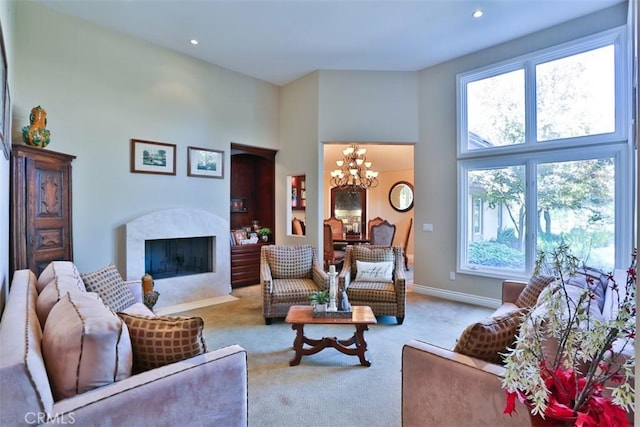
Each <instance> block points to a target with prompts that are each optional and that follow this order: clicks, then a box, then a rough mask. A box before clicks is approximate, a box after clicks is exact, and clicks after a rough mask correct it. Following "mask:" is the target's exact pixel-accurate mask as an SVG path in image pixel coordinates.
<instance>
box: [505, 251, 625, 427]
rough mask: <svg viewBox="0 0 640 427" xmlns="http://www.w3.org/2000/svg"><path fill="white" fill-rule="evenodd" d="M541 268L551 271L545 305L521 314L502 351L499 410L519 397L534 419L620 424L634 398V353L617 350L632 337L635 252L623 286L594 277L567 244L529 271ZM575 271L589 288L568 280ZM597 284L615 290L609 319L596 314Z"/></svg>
mask: <svg viewBox="0 0 640 427" xmlns="http://www.w3.org/2000/svg"><path fill="white" fill-rule="evenodd" d="M548 266H551V268H550V269H548ZM545 268H547V271H544V269H545ZM541 271H543V274H547V273H553V276H554V277H555V278H556V280H555V281H554V282H552V283H551V284H550V285H549V287H548V288H547V289H545V290H544V291H543V293H542V294H541V295H540V298H539V300H538V301H539V304H538V306H539V307H540V304H545V307H544V310H536V309H532V310H531V311H530V312H529V313H528V314H526V315H525V316H524V319H523V322H522V325H521V327H520V331H519V333H518V335H517V337H516V341H515V344H514V346H513V348H510V349H509V350H508V352H507V355H506V359H505V369H506V370H505V375H504V378H503V380H502V387H503V388H504V389H505V391H506V393H507V404H506V407H505V410H504V412H505V413H506V414H511V413H513V412H514V411H515V400H516V399H518V400H520V401H521V402H522V403H524V404H525V405H526V406H527V407H528V408H529V409H530V412H531V416H532V419H534V418H539V417H541V418H543V419H545V420H547V419H550V420H559V421H563V422H565V423H566V422H568V423H571V424H570V425H574V423H575V425H579V426H601V425H616V426H626V425H627V418H626V415H627V414H626V412H627V411H629V410H630V409H631V408H633V402H634V390H633V383H632V380H633V377H634V369H635V358H634V357H633V356H623V351H624V350H625V349H626V350H629V349H631V350H632V349H633V346H634V341H635V333H636V322H635V308H636V304H635V296H636V251H635V250H634V252H633V255H632V260H631V266H630V267H629V268H628V270H627V280H626V283H616V281H615V280H614V278H613V274H612V273H609V274H606V275H604V277H603V279H602V280H600V279H597V282H596V279H594V278H593V276H592V275H588V274H587V270H586V268H583V267H580V263H579V261H578V259H577V258H576V257H574V256H573V255H572V254H571V252H570V250H569V247H568V245H566V244H565V243H561V245H560V246H559V248H558V249H556V250H553V251H551V252H550V253H548V254H547V253H545V252H540V253H539V255H538V259H537V260H536V270H535V272H534V274H539V273H540V272H541ZM580 272H582V273H583V274H584V275H585V276H584V277H586V279H584V280H586V283H587V285H588V286H586V288H585V289H581V288H578V291H576V287H575V286H573V288H572V284H571V283H570V281H571V280H572V278H575V277H578V276H576V275H577V274H578V273H580ZM574 280H575V279H574ZM600 283H603V285H601V284H600ZM595 286H605V287H608V288H609V289H606V290H607V291H610V292H614V293H615V294H614V295H615V300H617V301H618V306H617V310H618V311H617V313H614V315H612V316H611V318H605V317H601V316H599V315H598V313H597V312H594V310H593V308H594V307H593V305H594V304H596V303H595V302H593V301H594V300H596V299H597V296H596V292H598V291H599V289H597V288H596V287H595ZM605 390H606V391H607V392H608V393H603V392H604V391H605ZM557 422H558V421H556V423H557ZM554 425H560V424H554ZM562 425H564V424H562Z"/></svg>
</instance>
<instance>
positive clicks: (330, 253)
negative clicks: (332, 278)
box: [323, 224, 345, 271]
mask: <svg viewBox="0 0 640 427" xmlns="http://www.w3.org/2000/svg"><path fill="white" fill-rule="evenodd" d="M323 229H324V240H323V241H324V245H323V246H324V251H323V254H324V269H325V270H328V269H329V266H330V265H335V266H336V270H337V271H340V269H341V268H342V262H343V261H344V253H345V251H344V250H337V249H334V246H333V245H334V243H333V233H332V231H331V226H330V225H329V224H324V226H323Z"/></svg>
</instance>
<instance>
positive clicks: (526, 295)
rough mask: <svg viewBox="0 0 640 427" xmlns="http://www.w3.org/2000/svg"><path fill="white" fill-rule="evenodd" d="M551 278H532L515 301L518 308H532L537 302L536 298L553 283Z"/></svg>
mask: <svg viewBox="0 0 640 427" xmlns="http://www.w3.org/2000/svg"><path fill="white" fill-rule="evenodd" d="M553 280H554V277H553V276H532V277H531V279H529V283H527V286H526V287H525V288H524V289H523V290H522V292H521V293H520V295H518V298H517V299H516V305H517V306H518V307H533V306H535V305H536V303H537V302H538V296H539V295H540V292H542V290H543V289H544V288H546V287H547V286H548V285H549V283H551V282H553Z"/></svg>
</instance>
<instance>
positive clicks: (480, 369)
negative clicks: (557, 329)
mask: <svg viewBox="0 0 640 427" xmlns="http://www.w3.org/2000/svg"><path fill="white" fill-rule="evenodd" d="M615 279H616V282H617V283H625V281H626V272H625V271H624V270H616V271H615ZM533 282H534V279H533V278H532V280H530V281H529V282H528V283H527V282H518V281H504V282H503V283H502V304H501V305H500V306H499V307H498V308H497V309H496V310H495V312H494V313H493V314H492V315H491V316H490V317H489V318H488V320H484V321H480V322H478V323H477V324H474V325H469V327H467V328H466V329H465V331H464V332H463V333H462V334H461V336H460V338H459V339H458V342H457V343H456V347H455V348H454V349H446V348H442V347H438V346H435V345H432V344H429V343H427V342H424V341H420V340H411V341H409V342H407V343H406V344H405V345H404V346H403V349H402V425H403V426H405V427H411V426H457V427H464V426H469V427H479V426H514V427H515V426H518V427H522V426H531V425H532V421H531V419H530V416H529V410H528V408H527V407H526V406H525V405H523V404H522V403H520V402H516V412H517V413H514V414H512V415H511V416H510V415H505V414H504V413H503V412H504V408H505V403H506V397H505V391H504V390H503V389H502V377H503V375H504V372H505V369H504V368H503V366H501V364H500V363H498V361H494V362H489V361H487V359H489V358H488V357H487V356H486V355H483V357H482V358H479V357H474V356H472V355H469V354H462V353H461V352H460V348H461V345H460V344H461V341H462V340H464V339H465V338H464V337H465V335H466V333H467V332H471V333H472V334H473V333H475V332H477V331H478V330H479V328H488V327H490V326H489V325H491V326H493V325H494V323H492V322H493V321H494V320H495V319H500V320H498V321H502V320H504V319H506V318H508V317H509V316H508V313H514V312H516V311H519V310H521V309H522V308H523V307H522V305H523V303H522V302H523V301H527V300H528V304H532V305H535V303H536V301H537V297H538V294H539V293H540V291H541V290H540V289H538V291H537V292H533V293H531V292H530V291H531V286H529V285H530V284H532V283H533ZM607 289H608V288H607ZM527 293H528V294H527ZM614 300H615V294H614V293H612V292H611V291H610V289H608V292H606V294H605V295H604V306H605V307H608V308H609V309H611V308H612V307H614V306H615V305H616V304H615V301H614ZM603 311H604V310H603ZM613 311H614V312H615V310H613ZM611 313H612V311H609V314H610V315H611ZM518 326H519V324H517V323H516V324H515V325H514V326H513V329H512V331H516V330H517V328H518ZM514 336H515V335H514ZM480 341H481V340H479V342H480ZM481 347H482V345H479V346H478V351H481ZM454 350H458V351H454ZM630 351H633V348H631V349H630ZM483 359H484V360H483ZM628 419H629V421H630V425H632V423H633V414H632V413H629V416H628Z"/></svg>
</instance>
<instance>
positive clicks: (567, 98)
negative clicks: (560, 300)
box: [457, 28, 633, 278]
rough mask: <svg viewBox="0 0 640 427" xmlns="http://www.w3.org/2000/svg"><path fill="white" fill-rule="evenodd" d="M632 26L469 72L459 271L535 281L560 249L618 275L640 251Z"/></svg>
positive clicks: (462, 127)
mask: <svg viewBox="0 0 640 427" xmlns="http://www.w3.org/2000/svg"><path fill="white" fill-rule="evenodd" d="M627 57H628V54H627V47H626V44H625V40H624V32H623V29H622V28H618V29H615V30H610V31H607V32H604V33H601V34H597V35H594V36H591V37H588V38H584V39H580V40H577V41H574V42H571V43H567V44H564V45H561V46H557V47H554V48H550V49H546V50H544V51H540V52H535V53H532V54H529V55H526V56H523V57H520V58H515V59H513V60H510V61H505V62H503V63H500V64H495V65H492V66H489V67H485V68H483V69H479V70H474V71H471V72H468V73H463V74H460V75H458V79H457V84H458V110H459V114H458V117H460V122H459V123H458V128H459V144H458V177H459V178H458V184H459V185H458V196H459V206H460V209H459V215H458V224H459V225H458V228H459V233H458V235H459V243H458V245H459V250H458V253H459V266H458V269H459V270H460V271H462V272H475V273H477V274H483V275H490V276H496V277H503V278H504V277H526V276H528V275H529V274H530V273H531V271H532V269H533V264H534V260H535V255H536V251H537V250H539V249H548V248H551V247H554V246H555V245H556V244H557V243H558V242H559V241H560V240H564V241H566V242H568V243H569V244H571V248H572V250H573V251H574V253H576V255H578V256H579V257H580V258H581V259H583V260H585V261H586V262H587V263H588V264H589V265H591V266H595V267H599V268H602V269H604V270H611V269H613V268H614V267H616V266H618V267H622V266H624V265H625V263H626V262H627V260H628V257H629V254H630V251H631V245H632V238H631V237H632V219H633V214H632V211H633V200H632V194H633V191H632V190H633V188H632V187H633V179H632V177H633V162H632V158H633V155H632V148H631V144H630V141H629V140H628V137H629V136H628V120H629V119H628V117H629V106H630V105H631V104H630V103H631V97H630V93H631V90H630V86H629V83H628V82H629V78H628V77H627V76H628V70H627V67H628V62H627V59H626V58H627Z"/></svg>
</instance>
